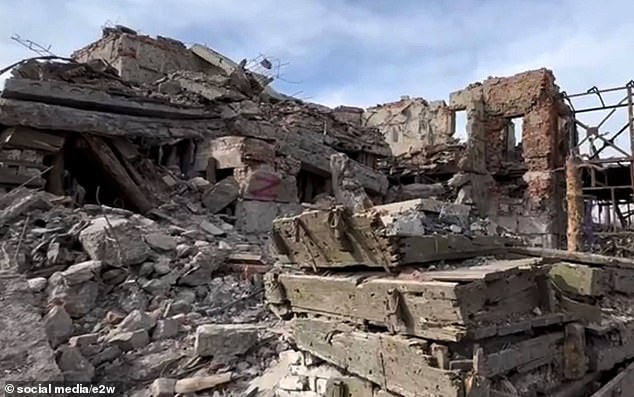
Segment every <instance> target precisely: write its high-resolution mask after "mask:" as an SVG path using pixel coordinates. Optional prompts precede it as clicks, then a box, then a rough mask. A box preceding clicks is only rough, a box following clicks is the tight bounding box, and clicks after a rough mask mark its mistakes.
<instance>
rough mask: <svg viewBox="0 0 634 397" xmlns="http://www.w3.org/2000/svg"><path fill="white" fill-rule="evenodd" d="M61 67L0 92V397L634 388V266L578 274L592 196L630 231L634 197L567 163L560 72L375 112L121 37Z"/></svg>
mask: <svg viewBox="0 0 634 397" xmlns="http://www.w3.org/2000/svg"><path fill="white" fill-rule="evenodd" d="M72 58H73V60H70V61H69V60H68V59H60V60H52V59H30V60H25V61H23V62H21V63H20V64H18V65H16V67H15V68H13V70H12V72H11V73H12V76H11V78H9V79H8V80H7V81H6V84H5V88H4V89H3V91H2V92H1V93H0V237H1V238H0V286H2V288H0V299H2V301H3V305H0V323H2V324H1V325H2V327H0V328H1V329H0V346H4V348H3V349H0V377H3V378H2V379H0V381H1V380H4V379H5V378H12V379H13V378H16V379H17V378H20V377H22V378H24V379H36V378H37V376H38V375H41V376H44V377H46V378H48V379H51V380H57V379H64V380H66V381H73V382H76V381H84V382H88V381H99V382H105V381H113V380H115V381H118V382H121V384H122V385H124V386H125V388H126V392H128V394H129V395H135V396H136V395H139V396H141V395H143V396H147V395H152V396H153V397H169V396H173V395H192V394H194V393H198V392H203V393H205V392H212V391H213V393H220V395H227V396H233V395H236V396H249V397H256V396H271V395H275V396H278V397H316V396H318V397H335V396H348V397H370V396H371V397H391V396H401V397H418V396H424V397H439V396H442V397H447V396H453V397H508V396H516V397H517V396H519V397H540V396H556V397H580V396H583V397H589V396H590V395H592V396H593V397H602V396H607V395H611V396H619V395H620V396H622V397H625V396H626V395H625V394H623V393H622V391H623V390H630V389H631V387H629V384H630V383H632V379H634V376H633V374H634V367H632V364H631V363H632V360H633V359H634V350H633V349H632V343H631V339H632V335H634V325H633V324H634V321H632V320H633V319H634V314H633V313H632V312H631V309H630V308H631V307H632V303H634V302H633V301H632V295H634V287H633V285H632V279H633V278H634V274H633V273H632V271H633V270H632V269H634V262H633V261H632V260H630V259H626V258H613V257H605V256H601V255H591V254H583V253H581V252H578V251H579V250H580V249H581V248H584V241H583V237H584V236H582V234H583V235H585V233H586V229H585V228H586V226H587V223H588V222H587V209H588V208H590V207H588V206H587V205H586V204H587V203H588V200H589V199H588V193H589V192H591V191H594V192H595V196H596V198H597V199H598V198H600V199H601V200H604V199H605V197H606V194H607V193H606V192H609V193H610V194H611V195H612V196H613V197H612V204H611V207H609V208H608V210H609V211H610V213H611V214H612V213H613V214H612V215H611V216H612V218H611V219H613V220H614V219H617V218H618V219H619V221H620V222H621V224H622V225H626V224H628V222H627V221H625V219H626V216H625V215H626V214H627V213H625V214H624V213H623V212H621V211H620V207H619V206H618V205H617V203H618V202H622V201H623V200H625V199H627V198H628V196H627V195H626V194H623V193H622V191H624V190H626V189H622V188H619V187H617V186H612V185H610V186H607V187H606V186H600V185H599V184H598V183H597V180H596V177H597V175H601V176H602V177H603V176H606V178H607V175H608V174H610V175H612V174H611V171H606V170H601V172H595V171H596V170H595V171H588V169H587V168H588V167H587V166H588V162H584V161H583V160H582V159H580V158H579V157H580V156H579V154H578V153H576V151H575V149H574V148H575V147H577V146H579V145H581V142H580V141H579V140H578V139H577V138H578V137H577V134H576V133H575V132H576V131H575V128H573V125H574V124H575V123H576V124H578V123H579V121H578V120H574V118H573V116H576V114H577V113H578V112H579V109H574V107H571V102H570V100H569V99H570V96H569V95H567V94H565V93H560V92H559V88H558V87H557V86H556V85H555V82H554V76H553V74H552V72H550V71H549V70H546V69H540V70H534V71H528V72H524V73H520V74H517V75H515V76H511V77H504V78H490V79H487V80H485V81H484V82H482V83H476V84H472V85H470V86H469V87H467V88H465V89H464V90H461V91H457V92H455V93H453V94H451V96H450V98H449V100H448V101H432V102H428V101H426V100H424V99H421V98H413V99H409V98H403V99H401V100H400V101H398V102H394V103H390V104H385V105H379V106H376V107H374V108H370V109H367V110H363V109H360V108H355V107H348V106H340V107H337V108H334V109H331V108H328V107H325V106H321V105H318V104H313V103H308V102H304V101H300V100H297V99H294V98H291V97H287V96H285V95H283V94H280V93H277V92H276V91H275V90H273V88H272V87H271V86H270V83H271V79H270V78H269V76H268V75H266V73H265V74H261V73H258V72H257V71H254V70H250V69H249V68H248V65H249V64H250V62H248V61H246V60H243V61H242V62H235V61H233V60H231V59H228V58H227V57H225V56H223V55H222V54H219V53H217V52H216V51H214V50H212V49H210V48H208V47H206V46H202V45H199V44H196V45H194V46H192V47H190V48H187V47H186V46H185V45H184V44H182V43H180V42H178V41H176V40H173V39H168V38H163V37H157V38H153V37H149V36H144V35H139V34H137V33H136V32H135V31H133V30H131V29H129V28H125V27H121V26H119V27H115V28H106V29H104V31H103V36H102V37H101V39H99V40H97V41H96V42H94V43H92V44H90V45H88V46H86V47H84V48H82V49H79V50H77V51H76V52H75V53H74V54H73V55H72ZM261 62H265V60H262V61H261ZM264 69H266V67H265V68H264ZM628 94H630V99H631V90H630V88H628ZM566 98H568V100H566ZM564 100H566V102H564ZM630 109H631V103H630ZM459 112H466V118H467V126H466V131H464V133H465V135H464V138H465V139H466V143H461V142H459V141H458V140H457V136H458V135H459V134H460V133H461V132H463V131H456V130H457V128H456V123H457V122H456V120H457V118H458V113H459ZM520 119H521V120H522V121H521V122H520V121H519V120H520ZM520 125H521V126H522V128H521V131H519V129H520V128H519V126H520ZM629 126H630V128H631V131H632V133H633V134H634V127H632V117H631V116H630V118H629ZM593 136H594V135H593ZM633 136H634V135H633ZM593 139H595V140H596V139H601V138H598V137H596V136H594V138H593ZM608 143H609V142H608ZM570 152H572V153H570ZM569 155H570V156H569ZM566 158H569V159H570V161H569V164H568V167H565V164H564V163H565V160H566ZM573 160H574V161H573ZM630 160H631V159H630ZM600 162H601V161H600V160H596V159H595V160H594V163H592V164H593V165H597V164H599V163H600ZM573 163H574V166H573V165H571V164H573ZM566 171H567V172H568V178H567V180H565V178H564V175H565V174H564V173H565V172H566ZM628 171H631V170H628ZM619 172H620V173H619ZM619 172H617V174H618V175H619V176H621V177H622V176H623V175H622V172H623V169H622V167H621V169H620V171H619ZM626 179H627V178H626ZM588 181H590V182H591V186H590V187H588V186H587V185H588ZM627 181H628V182H631V180H630V179H627ZM565 182H568V187H567V188H566V184H565ZM628 186H629V185H628ZM566 189H567V190H566ZM627 189H630V187H627ZM617 193H618V196H617ZM584 194H585V195H584ZM565 198H567V199H565ZM584 200H585V203H584V202H583V201H584ZM619 200H621V201H619ZM604 201H605V200H604ZM566 204H567V206H566ZM566 209H568V211H569V212H570V213H569V214H566ZM619 214H620V215H619ZM566 215H568V225H569V227H568V230H566ZM567 232H568V233H569V234H570V235H569V237H568V244H569V248H570V249H569V251H568V252H565V251H559V250H556V249H552V248H557V247H563V246H564V245H565V244H564V240H565V238H566V233H567ZM263 293H265V295H266V303H267V304H268V309H270V310H265V309H266V308H265V304H264V303H265V302H264V300H263V299H262V295H263ZM32 298H33V299H32ZM21 314H23V315H21ZM20 335H22V336H24V335H27V336H28V337H29V340H28V341H23V340H20V341H18V342H19V343H18V342H16V340H17V339H20ZM279 352H281V353H280V354H279V355H278V353H279ZM625 367H626V369H625V370H624V371H621V369H622V368H625ZM593 393H594V394H593ZM619 393H621V394H619ZM214 395H216V394H214Z"/></svg>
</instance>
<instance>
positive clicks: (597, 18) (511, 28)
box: [0, 0, 634, 106]
mask: <svg viewBox="0 0 634 397" xmlns="http://www.w3.org/2000/svg"><path fill="white" fill-rule="evenodd" d="M384 4H385V5H384ZM390 4H395V5H394V6H391V5H390ZM396 4H398V5H396ZM633 8H634V5H630V2H628V1H626V0H606V1H603V2H590V1H587V2H584V1H578V0H515V1H504V0H486V1H484V0H460V1H458V0H456V1H453V2H415V1H408V0H404V1H402V2H398V3H382V2H371V3H366V2H357V1H353V0H348V1H333V0H321V1H320V0H302V1H290V0H289V1H279V0H275V1H274V0H258V1H248V2H247V1H237V0H162V1H160V2H156V1H150V0H127V1H126V0H111V1H107V2H105V1H96V0H56V1H48V0H22V1H19V2H12V3H9V2H0V18H1V19H2V21H3V23H2V24H0V65H2V66H4V65H7V64H9V63H12V62H14V61H16V60H19V59H21V58H24V57H29V56H32V55H34V54H33V53H31V52H30V51H29V50H27V49H26V48H24V47H21V46H20V45H19V44H17V43H16V42H14V41H12V40H10V39H9V36H11V35H12V34H16V33H17V34H19V35H20V36H22V37H23V38H27V39H32V40H34V41H36V42H38V43H41V44H43V45H45V46H46V45H49V44H50V45H52V48H51V50H52V51H53V52H54V53H56V54H58V55H68V54H70V53H71V52H72V51H73V50H74V49H76V48H79V47H82V46H84V45H86V44H88V43H89V42H91V41H93V40H96V39H97V38H98V37H99V36H100V28H101V26H102V25H103V24H104V23H106V22H107V21H109V22H111V23H119V24H124V25H128V26H130V27H133V28H135V29H138V30H139V31H140V32H142V33H145V34H151V35H156V34H160V35H164V36H171V37H174V38H177V39H180V40H183V41H185V42H188V43H193V42H204V43H206V44H208V45H210V46H212V47H214V48H216V49H217V50H219V51H221V52H223V53H225V54H227V55H228V56H230V57H232V58H235V59H242V58H244V57H252V56H256V55H257V54H259V53H265V54H267V55H273V56H277V57H279V58H280V59H281V60H282V61H283V62H288V63H289V65H288V66H287V67H285V68H284V69H283V71H284V77H285V78H286V79H289V80H294V81H300V82H301V84H296V85H292V84H285V83H284V82H280V84H278V87H280V88H282V89H283V90H284V91H285V92H287V93H294V92H301V94H300V96H302V97H307V98H310V99H311V100H314V101H318V102H323V103H326V104H328V105H336V104H340V103H345V104H351V105H360V106H368V105H374V104H376V103H382V102H388V101H392V100H396V99H398V97H399V96H400V95H411V96H423V97H426V98H428V99H446V98H447V97H448V94H449V92H451V91H453V90H457V89H460V88H463V87H464V86H466V85H467V84H468V83H470V82H472V81H475V80H481V79H483V78H486V77H487V76H489V75H508V74H513V73H516V72H520V71H522V70H525V69H534V68H538V67H542V66H546V67H549V68H553V69H554V71H555V75H556V76H557V78H558V83H559V85H560V86H561V87H562V89H565V90H567V91H569V92H570V91H580V90H585V89H587V88H589V87H591V86H594V85H596V86H599V87H602V86H609V85H618V84H623V83H625V82H627V81H629V80H630V78H632V77H631V76H630V68H629V65H630V60H631V58H632V55H631V54H632V53H633V51H632V50H634V43H633V42H631V40H628V37H629V36H628V33H629V32H628V22H627V18H625V17H624V16H625V15H629V14H630V13H631V11H632V9H633ZM633 74H634V73H633ZM0 79H1V78H0Z"/></svg>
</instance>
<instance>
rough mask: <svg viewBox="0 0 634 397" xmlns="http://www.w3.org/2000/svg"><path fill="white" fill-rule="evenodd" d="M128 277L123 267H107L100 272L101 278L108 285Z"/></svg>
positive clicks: (119, 282) (118, 282) (115, 283)
mask: <svg viewBox="0 0 634 397" xmlns="http://www.w3.org/2000/svg"><path fill="white" fill-rule="evenodd" d="M127 277H128V273H127V272H126V271H125V270H123V269H117V268H114V269H109V270H106V271H105V272H103V273H102V274H101V279H102V280H103V282H104V283H106V284H109V285H117V284H121V283H122V282H124V281H125V279H126V278H127Z"/></svg>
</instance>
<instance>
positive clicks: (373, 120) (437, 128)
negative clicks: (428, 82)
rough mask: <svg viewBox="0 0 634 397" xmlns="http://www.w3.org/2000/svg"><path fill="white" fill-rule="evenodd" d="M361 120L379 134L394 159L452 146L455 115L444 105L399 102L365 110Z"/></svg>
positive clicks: (420, 99) (423, 101) (435, 102)
mask: <svg viewBox="0 0 634 397" xmlns="http://www.w3.org/2000/svg"><path fill="white" fill-rule="evenodd" d="M363 120H364V123H365V124H366V125H368V126H372V127H377V128H378V129H379V130H380V131H381V133H382V134H383V136H384V137H385V140H386V141H387V142H388V144H389V145H390V148H391V149H392V154H394V155H399V154H402V153H407V152H411V151H416V150H419V149H423V148H425V147H429V146H434V145H439V144H446V143H452V142H453V138H452V137H453V133H454V125H455V120H454V115H453V112H452V111H451V109H450V108H449V107H447V104H446V103H445V102H444V101H433V102H427V101H426V100H424V99H422V98H414V99H409V98H407V99H402V100H400V101H398V102H393V103H388V104H384V105H378V106H375V107H373V108H369V109H367V110H366V111H365V112H364V114H363Z"/></svg>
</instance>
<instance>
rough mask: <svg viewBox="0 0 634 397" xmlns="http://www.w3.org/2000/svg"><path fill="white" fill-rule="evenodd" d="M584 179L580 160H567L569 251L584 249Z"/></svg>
mask: <svg viewBox="0 0 634 397" xmlns="http://www.w3.org/2000/svg"><path fill="white" fill-rule="evenodd" d="M582 187H583V181H582V180H581V172H580V170H579V164H578V160H577V159H576V158H575V157H573V156H570V157H568V159H567V160H566V202H567V207H568V232H567V234H568V236H567V237H568V251H570V252H575V251H583V218H584V213H585V211H584V208H583V191H582Z"/></svg>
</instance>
